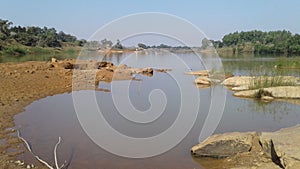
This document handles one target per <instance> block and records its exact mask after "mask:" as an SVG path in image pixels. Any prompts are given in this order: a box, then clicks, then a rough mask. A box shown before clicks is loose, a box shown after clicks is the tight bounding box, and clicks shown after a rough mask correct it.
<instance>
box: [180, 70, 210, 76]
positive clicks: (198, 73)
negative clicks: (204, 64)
mask: <svg viewBox="0 0 300 169" xmlns="http://www.w3.org/2000/svg"><path fill="white" fill-rule="evenodd" d="M185 74H187V75H197V76H208V75H209V71H208V70H199V71H195V72H186V73H185Z"/></svg>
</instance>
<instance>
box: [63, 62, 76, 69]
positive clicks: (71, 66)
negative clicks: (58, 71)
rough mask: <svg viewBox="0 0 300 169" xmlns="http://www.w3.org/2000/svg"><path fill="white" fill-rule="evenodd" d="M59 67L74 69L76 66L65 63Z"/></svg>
mask: <svg viewBox="0 0 300 169" xmlns="http://www.w3.org/2000/svg"><path fill="white" fill-rule="evenodd" d="M59 67H62V68H64V69H73V68H74V65H73V64H72V63H70V62H63V63H61V64H60V65H59Z"/></svg>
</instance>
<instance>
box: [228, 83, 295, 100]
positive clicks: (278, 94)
mask: <svg viewBox="0 0 300 169" xmlns="http://www.w3.org/2000/svg"><path fill="white" fill-rule="evenodd" d="M262 90H264V91H266V92H268V93H270V94H272V97H273V98H284V99H300V92H299V91H300V86H278V87H268V88H263V89H262ZM257 92H258V89H255V90H246V91H240V92H236V93H234V94H233V95H234V96H237V97H255V95H256V93H257ZM268 99H271V98H268Z"/></svg>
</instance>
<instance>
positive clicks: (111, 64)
mask: <svg viewBox="0 0 300 169" xmlns="http://www.w3.org/2000/svg"><path fill="white" fill-rule="evenodd" d="M113 65H114V64H113V63H111V62H105V61H102V62H100V63H99V67H98V69H100V68H102V67H111V66H113ZM118 67H119V66H118Z"/></svg>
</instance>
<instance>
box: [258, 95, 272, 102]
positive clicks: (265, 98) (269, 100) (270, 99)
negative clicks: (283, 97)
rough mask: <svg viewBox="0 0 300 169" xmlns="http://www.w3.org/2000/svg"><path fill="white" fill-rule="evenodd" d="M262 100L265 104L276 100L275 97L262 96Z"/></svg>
mask: <svg viewBox="0 0 300 169" xmlns="http://www.w3.org/2000/svg"><path fill="white" fill-rule="evenodd" d="M260 99H261V100H263V101H265V102H271V101H273V100H274V97H271V96H262V97H261V98H260Z"/></svg>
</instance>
